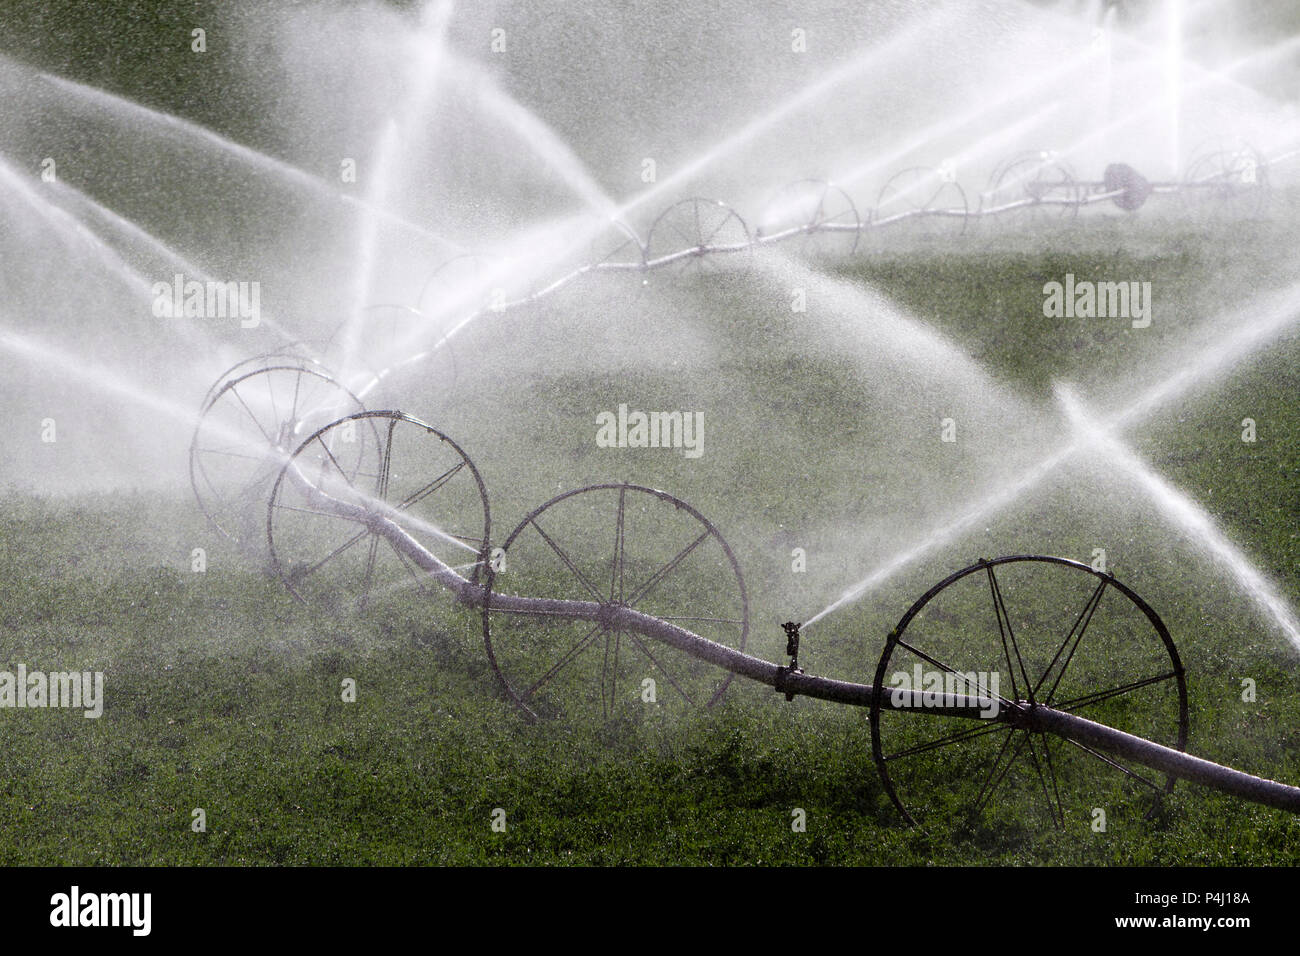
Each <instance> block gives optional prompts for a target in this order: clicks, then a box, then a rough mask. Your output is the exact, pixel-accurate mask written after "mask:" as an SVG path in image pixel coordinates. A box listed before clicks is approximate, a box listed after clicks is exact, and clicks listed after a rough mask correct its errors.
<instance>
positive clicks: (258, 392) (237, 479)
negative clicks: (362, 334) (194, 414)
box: [189, 357, 364, 550]
mask: <svg viewBox="0 0 1300 956" xmlns="http://www.w3.org/2000/svg"><path fill="white" fill-rule="evenodd" d="M273 361H274V362H276V363H279V364H273V365H269V366H263V365H261V360H260V357H259V359H258V360H256V361H255V364H254V365H252V366H245V365H243V363H241V365H240V366H236V367H235V368H234V369H232V370H231V373H230V374H229V376H228V377H223V378H222V379H221V380H220V381H219V382H218V384H217V385H215V386H214V387H213V389H212V390H211V392H210V396H209V397H208V399H207V400H206V401H205V402H204V404H203V406H202V409H201V410H200V412H199V421H198V424H197V426H196V427H195V429H194V437H193V438H192V440H191V441H190V456H189V465H190V484H191V486H192V488H193V489H194V496H195V499H196V500H197V501H198V504H199V507H200V508H201V509H202V511H203V513H204V515H206V516H207V518H208V520H209V522H210V523H211V524H212V526H213V527H214V528H215V529H216V530H217V531H218V532H220V533H221V534H222V535H224V536H225V537H227V538H229V539H230V540H231V541H234V542H235V543H237V544H240V545H244V546H247V547H249V548H251V549H254V550H256V549H259V548H260V546H261V541H262V530H261V529H262V519H263V516H264V514H265V509H266V499H267V495H268V494H269V493H270V490H271V486H272V484H273V483H274V481H275V476H276V474H277V473H278V472H279V471H280V468H281V467H282V466H283V464H284V462H285V460H286V458H287V456H288V455H289V454H290V453H291V452H292V451H293V449H294V448H295V447H297V445H298V443H299V442H301V441H302V439H303V438H304V437H306V436H307V435H310V434H311V433H312V432H313V431H314V430H316V429H317V428H319V427H321V426H322V425H324V424H325V423H327V422H330V421H333V420H334V419H336V418H339V417H340V416H343V415H350V414H353V413H355V412H359V411H364V406H363V405H362V403H361V399H359V398H358V397H357V396H356V395H355V394H353V393H352V392H351V391H349V390H348V389H347V388H346V387H344V386H343V385H342V384H341V383H339V382H338V380H336V379H335V378H334V377H333V376H332V375H331V374H330V373H329V372H327V371H325V370H324V369H323V368H321V367H320V366H319V365H317V364H316V363H314V362H311V361H308V360H306V359H294V358H292V357H276V358H274V359H273ZM249 368H251V370H248V369H249Z"/></svg>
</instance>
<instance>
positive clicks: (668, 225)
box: [645, 197, 751, 273]
mask: <svg viewBox="0 0 1300 956" xmlns="http://www.w3.org/2000/svg"><path fill="white" fill-rule="evenodd" d="M750 248H751V244H750V235H749V226H748V225H746V224H745V220H744V219H742V218H741V217H740V213H738V212H736V210H734V209H732V208H731V207H730V206H728V205H727V204H726V203H724V202H722V201H721V200H718V199H702V198H699V197H696V198H694V199H683V200H682V201H681V202H679V203H676V204H675V205H672V206H669V207H668V208H667V209H665V210H664V211H663V212H662V213H660V214H659V218H658V219H656V220H655V221H654V225H652V226H651V227H650V232H649V234H648V235H647V236H646V250H645V255H646V265H647V266H648V267H649V268H651V269H662V268H665V267H669V268H672V269H675V270H678V271H682V272H695V273H703V272H716V271H718V270H719V269H722V268H724V267H725V266H727V265H731V264H734V263H735V262H736V261H737V256H740V257H742V258H743V257H745V255H746V254H747V253H748V252H749V251H750Z"/></svg>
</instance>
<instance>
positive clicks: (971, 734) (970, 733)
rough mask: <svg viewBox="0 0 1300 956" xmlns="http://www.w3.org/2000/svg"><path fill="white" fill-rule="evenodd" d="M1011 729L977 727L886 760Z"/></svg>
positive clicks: (921, 745)
mask: <svg viewBox="0 0 1300 956" xmlns="http://www.w3.org/2000/svg"><path fill="white" fill-rule="evenodd" d="M1010 729H1011V725H1010V724H1003V723H998V724H994V725H993V726H991V727H976V728H975V729H974V730H961V731H958V732H957V733H955V734H949V735H947V736H946V737H939V738H938V739H936V740H931V741H929V742H928V743H924V744H917V745H916V746H915V747H908V748H907V749H906V750H900V751H898V752H897V753H892V754H887V755H886V756H885V758H884V759H885V760H897V759H898V758H899V757H911V756H913V755H914V754H921V753H926V752H928V751H931V750H938V749H939V748H941V747H947V746H949V745H950V744H957V743H962V742H963V741H967V740H971V739H973V738H975V737H982V736H984V735H985V734H995V733H999V732H1001V731H1007V730H1010Z"/></svg>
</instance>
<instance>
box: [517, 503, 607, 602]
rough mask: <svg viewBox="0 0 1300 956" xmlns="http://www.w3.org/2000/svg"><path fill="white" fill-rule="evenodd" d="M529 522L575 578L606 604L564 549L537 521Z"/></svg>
mask: <svg viewBox="0 0 1300 956" xmlns="http://www.w3.org/2000/svg"><path fill="white" fill-rule="evenodd" d="M529 521H530V523H531V524H532V526H533V527H534V528H536V529H537V533H538V534H540V535H541V536H542V540H543V541H545V542H546V543H547V544H549V545H550V546H551V550H552V551H554V552H555V553H556V554H557V555H559V556H560V560H561V561H563V562H564V566H565V567H566V568H568V569H569V570H570V571H572V572H573V574H574V576H575V577H577V579H578V580H579V581H581V582H582V583H583V585H584V586H585V587H586V589H587V590H588V591H590V592H591V594H592V597H594V598H595V599H596V600H597V601H598V602H600V603H604V601H605V598H604V597H603V596H602V595H601V593H600V591H599V590H598V589H597V588H596V586H595V585H594V584H592V583H591V582H590V581H589V580H587V576H586V575H585V574H583V573H582V572H581V571H580V570H578V566H577V565H576V564H574V563H573V560H572V559H571V558H570V557H569V556H568V554H566V553H565V551H564V549H563V548H561V547H560V546H559V545H558V544H556V543H555V542H554V541H553V540H551V536H550V535H549V534H547V533H546V532H545V531H543V530H542V526H541V525H540V524H538V523H537V519H536V518H531V519H529Z"/></svg>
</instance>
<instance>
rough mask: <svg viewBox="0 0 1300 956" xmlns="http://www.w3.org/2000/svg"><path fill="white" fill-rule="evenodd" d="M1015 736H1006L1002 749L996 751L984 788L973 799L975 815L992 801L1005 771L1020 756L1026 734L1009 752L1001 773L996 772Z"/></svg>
mask: <svg viewBox="0 0 1300 956" xmlns="http://www.w3.org/2000/svg"><path fill="white" fill-rule="evenodd" d="M1015 736H1016V735H1015V734H1009V735H1007V739H1006V740H1005V741H1004V742H1003V744H1002V749H1001V750H1000V751H998V755H997V757H996V758H995V759H994V761H993V766H992V767H990V768H989V776H988V778H987V780H986V781H985V783H984V786H983V787H982V788H981V789H980V793H979V796H978V797H976V798H975V807H974V811H975V813H979V812H980V811H981V810H983V809H984V807H986V806H987V805H988V801H989V800H992V799H993V794H994V793H996V792H997V789H998V785H999V784H1000V783H1002V778H1003V777H1005V776H1006V775H1007V771H1008V770H1010V769H1011V765H1012V764H1013V763H1015V762H1016V758H1017V757H1019V756H1020V751H1021V750H1023V749H1024V747H1025V740H1027V739H1028V735H1027V734H1026V735H1024V736H1022V737H1021V738H1020V743H1018V744H1016V749H1015V750H1014V751H1012V752H1011V756H1010V757H1009V758H1008V759H1007V762H1006V765H1005V766H1003V768H1002V770H1001V772H999V771H998V764H999V763H1001V762H1002V758H1003V756H1005V755H1006V753H1007V750H1008V749H1009V748H1010V746H1011V741H1012V740H1014V739H1015Z"/></svg>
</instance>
